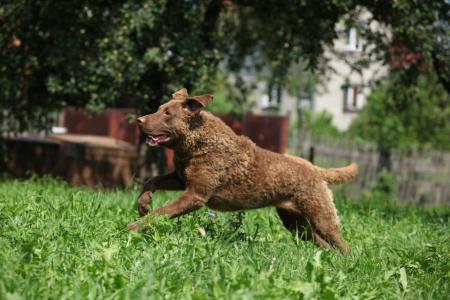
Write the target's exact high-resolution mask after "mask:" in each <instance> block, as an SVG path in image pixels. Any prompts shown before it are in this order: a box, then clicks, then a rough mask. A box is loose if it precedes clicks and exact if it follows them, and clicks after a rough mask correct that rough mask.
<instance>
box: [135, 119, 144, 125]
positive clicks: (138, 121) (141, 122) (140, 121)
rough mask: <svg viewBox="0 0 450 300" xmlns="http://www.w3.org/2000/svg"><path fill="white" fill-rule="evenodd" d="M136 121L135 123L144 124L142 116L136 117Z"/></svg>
mask: <svg viewBox="0 0 450 300" xmlns="http://www.w3.org/2000/svg"><path fill="white" fill-rule="evenodd" d="M136 123H137V124H138V125H139V126H142V125H144V123H145V119H144V117H139V118H137V120H136Z"/></svg>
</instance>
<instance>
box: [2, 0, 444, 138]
mask: <svg viewBox="0 0 450 300" xmlns="http://www.w3.org/2000/svg"><path fill="white" fill-rule="evenodd" d="M361 7H366V9H367V10H368V11H369V12H371V13H372V16H371V18H370V19H369V20H368V22H367V23H366V24H363V25H364V26H363V25H361V26H362V27H363V28H361V32H363V33H364V35H365V36H366V38H367V39H368V40H369V41H370V43H372V44H373V45H374V46H375V47H371V48H368V49H369V50H370V51H369V50H367V51H368V52H369V53H368V55H369V56H376V57H378V58H379V59H382V60H383V61H384V62H389V61H390V59H391V55H390V52H389V49H390V43H391V40H390V38H389V36H390V33H389V31H377V32H375V33H372V32H370V31H369V30H368V29H369V28H370V25H372V23H373V22H375V21H376V22H378V23H381V25H383V26H386V27H390V28H391V30H392V33H393V34H394V35H395V37H398V39H397V41H400V45H403V46H404V47H405V49H406V50H407V51H410V52H412V53H420V56H421V59H420V63H410V64H409V65H408V68H409V69H408V70H409V71H410V73H411V74H412V75H414V74H415V76H416V75H417V73H418V72H420V70H421V69H420V67H421V66H423V65H429V66H434V70H435V71H436V74H437V75H438V79H439V81H440V82H442V83H443V84H444V86H445V87H446V89H447V90H450V88H448V78H449V76H448V75H449V74H450V72H449V68H448V63H447V62H448V61H449V59H448V58H449V57H448V53H450V51H448V37H449V30H450V29H449V28H450V26H448V15H449V9H448V8H449V3H448V1H432V2H431V3H428V2H427V1H408V0H401V1H373V0H367V1H366V0H359V1H358V0H345V1H335V0H327V1H315V0H305V1H292V2H289V3H286V2H284V1H278V0H268V1H246V0H236V1H223V0H196V1H188V2H186V1H181V2H180V1H175V0H144V1H135V0H126V1H92V0H87V1H56V0H50V1H44V2H36V1H33V0H16V1H6V2H4V3H2V6H1V7H0V24H1V26H0V45H1V46H2V47H0V60H1V61H2V64H1V67H0V113H1V117H2V120H5V121H4V122H5V123H6V124H5V125H6V127H7V128H6V129H7V130H14V131H24V130H28V129H30V128H36V129H42V128H43V129H45V128H48V127H49V126H50V125H51V122H50V121H51V120H50V119H51V116H52V113H53V112H55V111H58V110H59V109H60V108H61V107H62V106H64V105H67V104H70V105H76V106H83V107H88V108H89V109H91V110H101V109H102V108H104V107H106V106H127V107H130V106H131V107H136V108H138V110H140V111H152V110H154V109H155V108H156V107H157V106H158V105H159V104H160V103H161V102H163V101H164V100H166V99H168V97H169V95H170V93H171V92H172V91H173V90H175V89H178V88H180V87H182V86H184V87H187V88H188V89H189V90H190V91H191V90H192V91H193V92H198V93H202V92H211V88H212V87H213V81H214V80H215V76H216V73H217V70H218V66H219V63H221V62H223V66H224V68H225V69H226V70H227V71H232V72H236V73H239V72H240V71H242V70H244V71H245V70H247V69H254V70H256V71H257V72H262V71H265V72H267V73H268V74H269V76H270V78H271V82H273V83H274V84H278V85H281V84H283V83H284V82H285V81H286V80H288V79H287V76H286V75H287V73H288V72H289V68H290V66H291V65H292V64H293V63H294V62H296V61H299V60H302V61H304V62H305V63H306V65H307V66H308V67H309V68H312V69H323V68H324V67H326V64H325V63H323V53H324V49H325V48H326V46H331V45H332V44H333V40H334V39H335V38H336V36H337V32H336V26H335V25H336V23H337V22H339V21H340V20H341V19H342V18H343V17H345V18H346V19H347V23H352V22H353V23H355V21H354V18H353V16H354V14H355V12H356V11H358V10H360V9H361ZM372 54H373V55H372ZM237 83H238V87H237V89H236V91H237V93H236V95H232V97H229V99H232V101H236V102H234V103H233V106H234V105H235V104H236V103H237V105H238V106H239V105H241V106H244V104H242V103H243V102H244V101H245V100H246V90H248V89H251V86H250V87H248V86H246V85H245V83H240V82H239V81H238V82H237ZM234 98H236V100H234ZM233 110H234V108H233ZM237 110H238V111H240V110H242V108H241V107H239V108H238V109H237Z"/></svg>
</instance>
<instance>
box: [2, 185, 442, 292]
mask: <svg viewBox="0 0 450 300" xmlns="http://www.w3.org/2000/svg"><path fill="white" fill-rule="evenodd" d="M136 195H137V192H136V191H131V190H126V191H120V190H119V191H102V192H95V191H91V190H88V189H82V188H73V187H69V186H68V185H66V184H64V183H62V182H60V181H55V180H51V179H34V180H28V181H22V182H19V181H11V180H5V181H0V228H1V229H0V299H21V298H23V299H45V298H52V299H65V298H70V299H72V298H78V299H111V298H112V299H116V298H118V299H162V298H164V299H184V298H192V299H299V298H304V299H312V298H316V299H346V298H347V299H348V298H352V299H399V298H406V299H421V298H423V299H449V298H450V226H449V215H450V208H448V207H447V208H434V209H431V208H423V207H406V208H400V207H396V206H393V205H384V204H382V203H381V204H380V200H379V199H378V200H376V201H375V200H373V201H371V199H370V197H366V199H365V200H364V201H363V200H360V201H350V200H345V199H342V198H340V197H337V199H336V204H337V206H338V210H339V212H340V215H341V221H342V224H343V230H344V236H345V238H346V240H347V241H348V242H349V243H350V245H351V246H352V247H353V252H352V254H351V255H349V256H343V255H341V254H339V253H333V252H330V251H321V250H320V249H318V248H316V247H315V246H314V245H313V244H312V243H310V242H302V241H299V240H297V239H296V238H295V237H293V236H292V235H291V234H290V233H288V232H287V231H286V230H285V229H284V228H283V227H282V224H281V222H280V221H279V220H278V218H277V216H276V213H275V211H274V210H273V209H261V210H255V211H251V212H248V213H246V215H245V218H244V221H243V226H242V227H236V226H235V218H234V217H233V216H234V215H232V214H221V213H219V214H217V216H216V217H213V216H210V215H209V214H208V211H207V210H206V209H203V210H200V211H198V212H196V213H192V214H190V215H188V216H185V217H182V218H180V219H179V220H168V219H159V220H158V221H157V222H156V224H154V226H153V227H152V228H150V229H149V230H148V231H147V232H146V233H144V234H134V233H133V234H130V233H128V232H127V231H126V230H125V228H126V225H127V224H128V223H129V222H131V221H133V220H134V219H135V218H136V217H137V214H136V212H135V210H134V201H135V197H136ZM175 195H176V194H174V193H164V192H159V193H157V194H156V195H155V202H156V204H157V205H160V204H161V203H163V202H166V201H168V200H169V199H171V198H173V197H174V196H175ZM199 227H203V228H205V229H206V232H207V235H206V236H205V237H201V236H199V235H198V233H197V229H198V228H199Z"/></svg>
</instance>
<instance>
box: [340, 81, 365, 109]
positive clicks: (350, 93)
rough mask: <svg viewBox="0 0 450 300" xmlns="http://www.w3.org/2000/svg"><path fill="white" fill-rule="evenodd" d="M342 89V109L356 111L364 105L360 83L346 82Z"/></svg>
mask: <svg viewBox="0 0 450 300" xmlns="http://www.w3.org/2000/svg"><path fill="white" fill-rule="evenodd" d="M343 91H344V111H345V112H358V111H360V110H361V108H362V107H363V105H364V101H365V99H364V94H363V87H362V85H360V84H346V85H344V86H343Z"/></svg>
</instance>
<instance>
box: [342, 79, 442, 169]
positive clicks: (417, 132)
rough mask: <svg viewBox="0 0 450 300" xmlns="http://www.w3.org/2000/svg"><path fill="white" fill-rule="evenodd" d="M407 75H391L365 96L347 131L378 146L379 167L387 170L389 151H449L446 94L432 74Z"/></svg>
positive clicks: (388, 167) (388, 166)
mask: <svg viewBox="0 0 450 300" xmlns="http://www.w3.org/2000/svg"><path fill="white" fill-rule="evenodd" d="M409 75H410V74H409V73H408V72H405V71H397V72H393V73H392V74H391V75H390V76H389V78H388V79H387V80H386V81H384V82H383V83H382V84H381V85H380V86H379V87H378V88H376V89H375V90H374V91H373V92H372V93H371V94H370V95H369V97H368V99H367V104H366V106H365V107H364V108H363V110H362V112H361V114H360V115H359V116H358V118H357V119H356V120H355V121H354V122H353V123H352V125H351V127H350V129H349V132H350V134H351V135H352V136H355V137H358V138H360V139H362V140H369V141H373V142H375V143H376V144H377V145H378V148H379V151H380V159H381V160H380V168H387V169H390V166H391V165H390V155H391V151H392V149H409V148H411V147H414V146H416V147H418V148H422V149H424V148H425V149H426V148H434V149H443V150H450V139H449V137H450V122H449V121H448V120H450V95H449V94H448V93H447V92H446V90H445V89H444V88H443V86H442V85H441V84H440V83H439V81H438V79H437V76H436V75H435V74H434V73H424V74H422V75H420V76H419V77H414V79H413V80H411V77H410V76H409ZM406 80H410V84H409V85H404V82H405V81H406Z"/></svg>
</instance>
